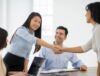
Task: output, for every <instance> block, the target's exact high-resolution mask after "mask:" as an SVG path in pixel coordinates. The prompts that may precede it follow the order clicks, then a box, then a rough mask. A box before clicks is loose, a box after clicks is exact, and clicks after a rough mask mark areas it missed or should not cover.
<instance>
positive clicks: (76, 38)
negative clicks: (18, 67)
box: [0, 0, 99, 67]
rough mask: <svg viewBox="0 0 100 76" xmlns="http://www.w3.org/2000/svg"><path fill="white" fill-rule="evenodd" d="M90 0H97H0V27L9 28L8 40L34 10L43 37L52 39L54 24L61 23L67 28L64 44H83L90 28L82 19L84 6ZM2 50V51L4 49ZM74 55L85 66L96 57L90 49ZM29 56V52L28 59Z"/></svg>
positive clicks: (91, 63) (50, 40)
mask: <svg viewBox="0 0 100 76" xmlns="http://www.w3.org/2000/svg"><path fill="white" fill-rule="evenodd" d="M94 1H99V0H0V27H3V28H5V29H6V30H7V31H8V32H9V36H8V40H10V38H11V36H12V34H13V33H14V31H15V30H16V29H17V28H18V27H20V26H21V25H22V24H23V23H24V21H25V20H26V18H27V17H28V15H29V14H30V13H31V12H32V11H36V12H39V13H40V14H41V15H42V18H43V27H42V38H43V39H45V40H46V41H48V42H50V43H52V41H53V40H54V34H55V29H56V27H57V26H60V25H62V26H65V27H67V28H68V30H69V34H68V37H67V40H66V41H65V42H64V44H65V45H66V46H68V47H71V46H77V45H83V44H84V43H86V42H87V41H88V40H89V39H90V38H91V36H92V28H93V27H92V25H91V24H87V23H86V18H85V6H86V5H87V4H88V3H90V2H94ZM8 45H9V44H8ZM5 50H6V49H4V51H3V55H4V54H5V53H6V51H5ZM33 50H34V47H33ZM77 55H78V57H79V58H80V59H81V60H83V62H84V63H85V64H86V65H87V66H88V67H96V66H97V63H96V62H97V57H96V54H95V52H94V51H93V50H91V51H89V52H87V53H84V54H77ZM32 58H33V55H32V54H31V55H30V60H32ZM69 66H70V67H71V65H70V64H69Z"/></svg>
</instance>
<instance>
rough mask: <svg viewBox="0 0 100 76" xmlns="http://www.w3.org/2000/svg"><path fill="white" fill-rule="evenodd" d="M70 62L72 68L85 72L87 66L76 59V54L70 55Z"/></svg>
mask: <svg viewBox="0 0 100 76" xmlns="http://www.w3.org/2000/svg"><path fill="white" fill-rule="evenodd" d="M70 61H71V62H72V66H73V67H75V68H78V69H80V70H81V71H86V70H87V66H86V65H84V63H83V62H82V61H81V60H79V59H78V57H77V55H76V54H74V53H72V57H71V58H70Z"/></svg>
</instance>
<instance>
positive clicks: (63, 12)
mask: <svg viewBox="0 0 100 76" xmlns="http://www.w3.org/2000/svg"><path fill="white" fill-rule="evenodd" d="M94 1H96V0H77V1H76V0H54V25H55V28H56V27H57V26H60V25H63V26H66V27H67V28H68V30H69V34H68V37H67V40H66V41H65V43H64V44H65V45H66V46H69V47H71V46H77V45H82V44H84V43H85V42H87V41H88V40H89V39H90V38H91V36H92V28H93V27H92V25H91V24H87V23H86V18H85V6H86V5H87V4H88V3H90V2H94ZM99 1H100V0H99ZM78 56H79V58H80V59H81V60H83V62H84V63H85V64H86V65H87V66H89V67H94V66H97V57H96V54H95V52H93V50H91V51H89V52H87V53H84V54H79V55H78Z"/></svg>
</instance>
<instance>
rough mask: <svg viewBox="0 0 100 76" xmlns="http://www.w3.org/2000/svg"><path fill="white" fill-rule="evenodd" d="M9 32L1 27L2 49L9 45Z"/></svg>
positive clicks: (0, 46)
mask: <svg viewBox="0 0 100 76" xmlns="http://www.w3.org/2000/svg"><path fill="white" fill-rule="evenodd" d="M7 36H8V32H7V31H6V30H5V29H3V28H1V27H0V50H1V49H3V48H4V47H6V46H7V41H6V39H7Z"/></svg>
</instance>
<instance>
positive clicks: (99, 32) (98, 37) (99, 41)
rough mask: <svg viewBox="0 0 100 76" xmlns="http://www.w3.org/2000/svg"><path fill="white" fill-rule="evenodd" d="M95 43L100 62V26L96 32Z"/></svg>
mask: <svg viewBox="0 0 100 76" xmlns="http://www.w3.org/2000/svg"><path fill="white" fill-rule="evenodd" d="M94 37H95V43H96V48H97V57H98V61H99V62H100V26H98V27H97V28H96V30H95V32H94Z"/></svg>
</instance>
